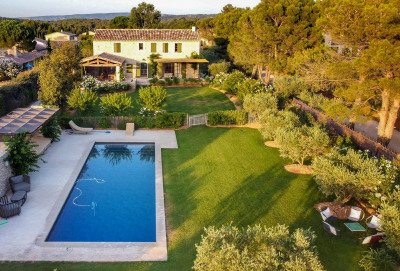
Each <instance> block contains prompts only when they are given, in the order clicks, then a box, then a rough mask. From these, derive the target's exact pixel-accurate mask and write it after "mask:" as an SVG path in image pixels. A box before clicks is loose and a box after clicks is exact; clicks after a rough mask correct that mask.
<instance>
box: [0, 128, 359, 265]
mask: <svg viewBox="0 0 400 271" xmlns="http://www.w3.org/2000/svg"><path fill="white" fill-rule="evenodd" d="M177 138H178V144H179V149H176V150H163V152H162V156H163V172H164V187H165V194H166V210H167V220H168V221H167V225H168V261H167V262H151V263H149V262H147V263H109V264H93V263H35V264H33V263H3V264H2V265H0V269H1V270H53V269H57V270H58V271H60V270H94V269H96V270H118V271H119V270H174V271H175V270H190V269H191V267H192V264H193V260H194V258H195V244H196V243H198V242H199V241H200V238H201V234H202V233H203V228H204V227H206V226H209V225H216V226H220V225H223V224H226V223H230V222H231V221H232V222H233V224H234V225H238V226H240V227H242V226H246V225H254V224H261V225H265V226H273V225H276V224H277V223H281V224H286V225H289V226H290V228H291V229H295V228H297V227H304V228H311V229H312V230H314V231H315V233H316V234H317V236H318V238H317V242H316V245H317V247H318V251H319V254H320V259H321V261H322V263H323V265H324V266H325V268H326V269H327V270H332V271H333V270H359V268H358V261H359V259H360V255H361V253H362V251H363V250H364V249H365V247H362V246H361V245H360V240H359V239H358V237H360V235H356V234H355V235H352V234H350V232H349V231H348V230H346V229H344V227H343V221H341V222H338V223H337V224H336V225H338V226H339V227H340V228H341V229H342V236H340V237H339V238H336V237H332V238H331V236H328V234H327V233H325V232H324V231H323V229H322V224H321V217H320V215H319V214H318V213H317V212H316V211H315V210H314V209H313V208H312V206H313V205H314V204H315V203H317V202H319V201H322V200H324V197H323V196H322V195H321V194H320V192H319V191H318V189H317V187H316V185H315V182H314V181H313V180H312V178H311V177H310V176H304V175H303V176H300V175H294V174H291V173H288V172H286V171H285V170H284V169H283V165H285V164H287V163H288V162H289V161H287V160H284V159H282V158H280V157H279V151H278V150H276V149H270V148H266V147H265V146H264V145H263V139H262V137H261V136H260V134H259V132H258V131H257V130H254V129H247V128H208V127H196V128H191V129H188V130H181V131H177Z"/></svg>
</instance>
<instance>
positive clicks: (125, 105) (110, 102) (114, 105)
mask: <svg viewBox="0 0 400 271" xmlns="http://www.w3.org/2000/svg"><path fill="white" fill-rule="evenodd" d="M100 99H101V102H100V108H101V111H102V113H103V114H105V115H110V116H120V115H122V114H124V113H125V112H126V111H127V110H128V109H130V108H133V106H132V99H131V98H130V97H127V96H126V94H119V93H113V94H108V95H106V96H104V97H101V98H100Z"/></svg>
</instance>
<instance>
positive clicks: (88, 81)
mask: <svg viewBox="0 0 400 271" xmlns="http://www.w3.org/2000/svg"><path fill="white" fill-rule="evenodd" d="M99 86H101V82H100V81H99V80H97V78H96V77H93V76H91V75H87V76H85V77H83V80H82V82H81V84H80V87H82V88H85V89H92V90H95V89H96V88H98V87H99Z"/></svg>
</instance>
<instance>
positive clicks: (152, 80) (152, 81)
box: [149, 77, 158, 85]
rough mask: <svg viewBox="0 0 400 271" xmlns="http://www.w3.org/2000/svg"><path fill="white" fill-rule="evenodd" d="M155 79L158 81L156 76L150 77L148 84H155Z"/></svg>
mask: <svg viewBox="0 0 400 271" xmlns="http://www.w3.org/2000/svg"><path fill="white" fill-rule="evenodd" d="M157 81H158V78H157V77H154V78H151V79H150V81H149V82H150V84H152V85H153V84H157Z"/></svg>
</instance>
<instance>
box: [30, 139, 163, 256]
mask: <svg viewBox="0 0 400 271" xmlns="http://www.w3.org/2000/svg"><path fill="white" fill-rule="evenodd" d="M96 143H119V144H121V143H126V144H135V143H138V144H141V143H151V144H154V145H155V193H156V194H155V199H156V202H155V209H156V213H155V215H156V242H46V238H47V236H48V235H49V233H50V231H51V229H52V227H53V225H54V223H55V222H56V220H57V218H58V215H59V213H60V211H61V209H62V208H63V206H64V203H65V201H66V200H67V198H68V196H69V194H70V191H71V189H72V187H73V185H74V184H75V181H76V179H77V178H78V176H79V174H80V172H81V169H82V167H83V165H84V164H85V163H86V160H87V158H88V156H89V154H90V151H91V150H92V148H93V146H94V145H95V144H96ZM165 219H166V218H165V206H164V187H163V173H162V155H161V144H160V143H157V142H155V141H144V140H135V141H129V140H127V141H121V140H112V139H110V140H107V141H104V140H92V141H90V142H89V143H88V146H87V148H86V149H85V150H84V151H83V153H82V155H81V157H80V159H79V162H78V163H77V165H76V166H75V168H74V170H73V172H72V174H71V175H70V178H69V180H68V181H67V182H66V184H65V185H64V187H63V189H62V191H61V193H60V195H59V196H58V198H57V201H56V203H55V204H54V205H53V207H52V208H51V211H50V213H49V215H48V216H47V218H46V222H45V227H44V230H43V231H42V233H41V234H40V235H39V236H38V237H37V239H36V242H35V243H36V245H37V246H41V247H54V248H56V247H57V248H60V247H61V248H66V249H67V250H68V248H138V249H140V250H141V251H143V253H146V251H147V250H151V249H162V250H165V257H161V258H160V257H157V261H166V260H167V236H166V234H167V232H166V220H165Z"/></svg>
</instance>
